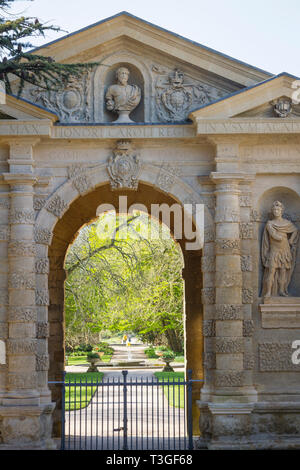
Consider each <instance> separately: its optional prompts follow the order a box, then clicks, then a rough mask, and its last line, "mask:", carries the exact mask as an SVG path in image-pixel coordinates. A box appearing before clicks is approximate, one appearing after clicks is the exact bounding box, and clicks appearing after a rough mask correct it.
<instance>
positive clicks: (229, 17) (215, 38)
mask: <svg viewBox="0 0 300 470" xmlns="http://www.w3.org/2000/svg"><path fill="white" fill-rule="evenodd" d="M123 10H126V11H128V12H129V13H131V14H133V15H136V16H139V17H140V18H143V19H145V20H147V21H149V22H151V23H154V24H156V25H158V26H161V27H163V28H166V29H168V30H170V31H173V32H175V33H177V34H180V35H182V36H185V37H187V38H188V39H191V40H193V41H196V42H199V43H201V44H203V45H205V46H208V47H211V48H213V49H216V50H217V51H220V52H223V53H224V54H227V55H230V56H232V57H234V58H236V59H239V60H242V61H244V62H247V63H249V64H251V65H254V66H256V67H259V68H261V69H264V70H266V71H268V72H271V73H274V74H278V73H280V72H283V71H284V72H289V73H291V74H293V75H296V76H298V77H300V27H299V22H300V0H285V1H282V0H251V1H247V2H245V1H242V0H225V1H223V0H211V1H208V0H205V1H203V0H189V1H184V0H181V1H178V0H176V1H174V0H150V1H147V2H146V1H145V0H144V1H141V0H126V2H124V0H123V1H121V0H111V1H101V0H33V1H32V2H28V1H23V0H18V1H16V2H15V5H14V8H13V11H14V12H16V13H22V14H25V15H28V16H34V17H38V18H39V19H40V20H43V21H45V22H46V21H48V22H50V23H52V24H55V25H58V26H60V27H61V28H62V29H64V30H65V31H66V32H61V33H52V34H49V35H48V37H47V38H46V40H40V39H37V40H35V41H34V45H40V44H43V43H45V42H49V41H51V40H53V39H57V38H59V37H61V36H63V35H65V34H67V33H71V32H73V31H76V30H78V29H80V28H83V27H85V26H88V25H89V24H92V23H95V22H97V21H100V20H102V19H105V18H107V17H109V16H112V15H115V14H116V13H119V12H120V11H123Z"/></svg>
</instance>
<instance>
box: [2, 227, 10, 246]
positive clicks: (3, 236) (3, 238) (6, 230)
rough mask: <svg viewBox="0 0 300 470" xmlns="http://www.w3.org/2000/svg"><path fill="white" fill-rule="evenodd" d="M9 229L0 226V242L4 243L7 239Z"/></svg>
mask: <svg viewBox="0 0 300 470" xmlns="http://www.w3.org/2000/svg"><path fill="white" fill-rule="evenodd" d="M9 232H10V230H9V227H8V226H7V225H0V241H1V242H5V241H8V239H9Z"/></svg>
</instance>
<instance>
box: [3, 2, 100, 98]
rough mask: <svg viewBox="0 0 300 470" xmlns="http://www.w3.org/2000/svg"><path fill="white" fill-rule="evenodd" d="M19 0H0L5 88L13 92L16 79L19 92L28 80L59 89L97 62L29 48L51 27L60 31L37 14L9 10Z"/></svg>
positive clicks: (40, 85)
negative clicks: (67, 60)
mask: <svg viewBox="0 0 300 470" xmlns="http://www.w3.org/2000/svg"><path fill="white" fill-rule="evenodd" d="M15 1H16V0H0V80H2V81H3V82H4V83H5V87H6V92H7V93H12V83H13V82H16V80H17V83H18V85H17V94H18V96H20V95H21V93H22V90H23V88H24V85H25V83H30V84H31V85H36V86H38V87H39V88H42V89H44V90H48V91H50V90H52V91H59V90H60V89H62V88H64V86H65V85H66V83H67V82H68V81H69V80H70V78H71V77H73V78H74V77H75V78H76V77H79V76H80V75H81V73H82V72H84V71H87V70H88V69H90V68H92V67H94V66H95V65H97V64H94V63H91V64H59V63H57V62H55V61H54V59H53V58H51V57H46V56H43V55H39V54H34V53H30V52H28V51H29V49H30V48H32V47H33V44H32V43H31V39H32V38H35V37H41V36H42V37H45V34H46V33H47V32H48V31H57V32H59V31H61V29H60V28H59V27H57V26H53V25H48V24H43V23H41V22H40V21H39V20H38V19H37V18H31V17H25V16H21V17H16V15H12V14H10V12H9V9H10V7H11V6H12V5H13V3H15ZM28 1H32V0H28Z"/></svg>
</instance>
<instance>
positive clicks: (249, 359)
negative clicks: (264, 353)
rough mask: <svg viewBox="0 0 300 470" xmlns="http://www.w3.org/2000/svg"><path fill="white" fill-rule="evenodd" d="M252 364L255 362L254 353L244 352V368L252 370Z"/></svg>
mask: <svg viewBox="0 0 300 470" xmlns="http://www.w3.org/2000/svg"><path fill="white" fill-rule="evenodd" d="M254 364H255V359H254V354H252V353H245V354H244V369H245V370H252V369H253V368H254Z"/></svg>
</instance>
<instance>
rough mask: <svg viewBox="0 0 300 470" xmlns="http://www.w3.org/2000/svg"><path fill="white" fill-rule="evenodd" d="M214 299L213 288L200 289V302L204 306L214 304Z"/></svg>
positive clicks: (214, 292)
mask: <svg viewBox="0 0 300 470" xmlns="http://www.w3.org/2000/svg"><path fill="white" fill-rule="evenodd" d="M215 299H216V291H215V289H214V288H213V287H205V288H204V289H202V302H203V303H204V304H214V303H215Z"/></svg>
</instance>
